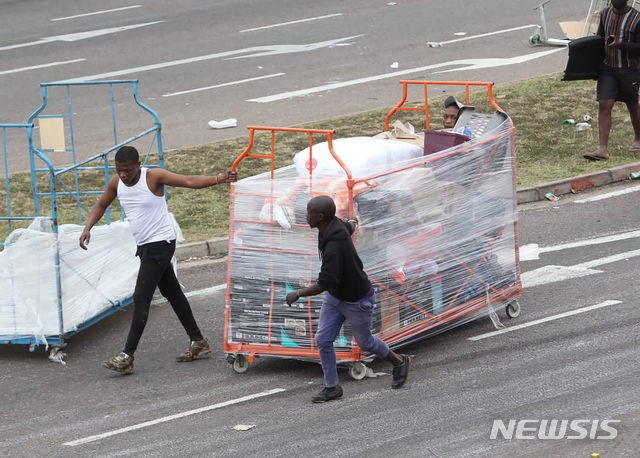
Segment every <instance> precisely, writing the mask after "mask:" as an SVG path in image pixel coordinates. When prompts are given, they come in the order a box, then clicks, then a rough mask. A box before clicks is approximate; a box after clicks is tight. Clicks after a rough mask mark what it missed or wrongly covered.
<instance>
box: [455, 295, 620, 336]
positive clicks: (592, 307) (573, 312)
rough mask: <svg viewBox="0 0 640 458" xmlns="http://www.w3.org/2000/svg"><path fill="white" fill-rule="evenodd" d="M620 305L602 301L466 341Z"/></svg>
mask: <svg viewBox="0 0 640 458" xmlns="http://www.w3.org/2000/svg"><path fill="white" fill-rule="evenodd" d="M617 304H622V301H604V302H601V303H600V304H596V305H590V306H588V307H583V308H581V309H576V310H570V311H568V312H564V313H559V314H558V315H553V316H549V317H546V318H541V319H539V320H534V321H529V322H528V323H523V324H519V325H516V326H511V327H509V328H505V329H500V330H498V331H493V332H488V333H486V334H480V335H479V336H474V337H469V338H468V339H467V340H473V341H476V340H482V339H486V338H488V337H493V336H497V335H500V334H506V333H507V332H512V331H517V330H518V329H523V328H528V327H530V326H535V325H537V324H541V323H546V322H548V321H553V320H558V319H560V318H565V317H568V316H572V315H577V314H579V313H585V312H590V311H591V310H597V309H600V308H603V307H609V306H610V305H617Z"/></svg>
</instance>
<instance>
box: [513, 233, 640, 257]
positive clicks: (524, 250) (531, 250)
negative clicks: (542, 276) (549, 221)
mask: <svg viewBox="0 0 640 458" xmlns="http://www.w3.org/2000/svg"><path fill="white" fill-rule="evenodd" d="M636 237H640V231H631V232H622V233H620V234H612V235H606V236H604V237H596V238H592V239H585V240H578V241H577V242H570V243H563V244H562V245H553V246H548V247H542V248H540V247H539V246H538V244H537V243H531V244H529V245H522V246H521V247H520V261H521V262H522V261H531V260H535V259H540V257H539V254H540V253H551V252H553V251H562V250H569V249H572V248H580V247H583V246H590V245H600V244H602V243H610V242H618V241H620V240H627V239H633V238H636Z"/></svg>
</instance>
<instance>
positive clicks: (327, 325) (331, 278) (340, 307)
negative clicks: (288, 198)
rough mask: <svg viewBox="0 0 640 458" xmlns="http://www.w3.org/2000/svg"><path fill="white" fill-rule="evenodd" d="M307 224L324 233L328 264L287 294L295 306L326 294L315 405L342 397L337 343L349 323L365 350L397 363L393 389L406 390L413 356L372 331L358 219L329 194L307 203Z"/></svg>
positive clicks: (372, 298) (372, 297)
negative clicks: (346, 216)
mask: <svg viewBox="0 0 640 458" xmlns="http://www.w3.org/2000/svg"><path fill="white" fill-rule="evenodd" d="M307 223H308V224H309V226H310V227H311V228H317V229H318V232H319V234H318V251H320V255H321V258H322V266H321V268H320V273H319V275H318V280H317V281H316V282H315V283H313V284H312V285H310V286H308V287H306V288H303V289H300V290H298V291H292V292H290V293H289V294H287V304H288V305H289V306H290V305H291V304H293V303H294V302H295V301H297V300H298V299H300V298H301V297H306V296H315V295H317V294H320V293H322V292H324V300H323V302H322V308H321V309H320V319H319V320H318V330H317V332H316V336H315V341H316V344H317V346H318V350H319V353H320V363H321V364H322V371H323V373H324V384H325V387H324V389H323V390H322V391H321V392H320V393H318V394H317V395H315V396H314V397H313V399H312V400H313V402H315V403H320V402H327V401H333V400H335V399H339V398H341V397H342V394H343V391H342V387H340V385H339V384H338V382H339V381H338V369H337V364H336V353H335V350H334V348H333V342H334V341H335V340H336V337H337V336H338V333H339V332H340V328H341V327H342V324H343V323H344V321H345V320H347V321H348V322H349V324H351V327H352V328H353V335H354V336H355V338H356V341H357V342H358V346H359V347H360V348H361V349H362V350H364V351H367V352H370V353H373V354H374V355H376V356H377V357H378V358H383V359H386V360H387V361H389V362H390V363H391V364H393V380H392V382H391V387H392V388H400V387H402V386H403V385H404V384H405V383H406V381H407V377H408V375H409V366H410V365H411V358H410V357H409V356H408V355H399V354H397V353H395V352H393V351H391V350H390V349H389V346H388V345H387V344H386V343H385V342H383V341H382V340H380V339H378V338H377V337H375V336H373V334H372V333H371V317H372V315H373V309H374V308H375V303H376V296H375V292H374V289H373V286H372V285H371V282H370V281H369V278H368V276H367V274H366V273H365V272H364V270H363V265H362V261H361V260H360V257H359V256H358V253H357V252H356V249H355V247H354V246H353V242H352V241H351V234H353V232H354V231H355V230H356V227H357V220H349V221H348V222H346V221H342V220H341V219H339V218H338V217H336V204H335V202H334V201H333V199H332V198H331V197H329V196H317V197H314V198H312V199H311V200H309V202H308V204H307Z"/></svg>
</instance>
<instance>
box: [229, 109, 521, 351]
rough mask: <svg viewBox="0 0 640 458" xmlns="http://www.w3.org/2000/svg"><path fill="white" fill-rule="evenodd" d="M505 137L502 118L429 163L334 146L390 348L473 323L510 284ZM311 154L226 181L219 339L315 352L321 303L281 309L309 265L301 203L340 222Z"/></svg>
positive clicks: (339, 182)
mask: <svg viewBox="0 0 640 458" xmlns="http://www.w3.org/2000/svg"><path fill="white" fill-rule="evenodd" d="M513 135H514V132H513V129H512V126H511V123H510V121H509V119H508V117H506V116H504V122H502V123H501V124H499V125H498V127H497V128H495V129H493V130H492V131H490V132H485V133H484V134H483V135H481V136H479V138H477V139H476V138H474V140H473V141H470V142H467V143H465V144H463V145H461V146H458V147H455V148H452V149H450V150H447V151H444V152H441V153H436V154H432V155H429V156H424V153H423V151H422V149H421V148H418V150H419V151H418V150H416V149H415V148H416V146H415V145H408V144H403V145H406V146H399V145H400V144H402V142H399V141H395V140H382V139H370V138H367V139H366V141H365V140H362V141H363V142H365V144H366V145H367V147H366V148H364V149H365V151H364V152H363V151H362V149H361V148H360V149H359V148H358V147H357V143H356V140H357V139H346V140H348V141H341V140H336V141H334V149H335V151H336V153H337V154H338V156H339V157H340V158H342V159H343V160H344V162H345V163H346V164H347V165H350V167H349V168H350V169H352V172H354V170H355V172H354V173H353V178H354V179H355V181H356V184H355V187H354V193H353V202H352V204H353V205H352V206H351V208H352V209H353V210H352V211H353V212H354V214H355V216H356V217H357V218H358V219H359V220H360V222H361V224H360V227H359V229H358V231H357V232H356V235H355V239H354V241H355V245H356V248H357V250H358V252H359V254H360V257H361V258H362V261H363V263H364V266H365V271H366V272H367V273H368V275H369V276H370V278H371V280H372V283H373V285H374V287H375V289H376V301H377V306H376V309H375V312H374V319H373V331H374V332H375V333H376V334H378V335H379V336H381V337H382V338H383V339H384V340H386V341H387V342H388V343H390V344H391V346H392V347H394V346H400V345H403V344H406V343H407V342H409V341H413V340H417V339H419V338H424V337H426V336H428V335H432V334H435V333H437V332H441V331H443V330H445V329H448V328H450V327H452V326H457V325H459V324H462V323H464V322H466V321H468V320H471V319H475V318H477V314H476V313H475V312H477V311H479V309H480V308H484V313H487V312H488V310H489V308H488V307H487V305H490V306H496V305H497V304H499V303H501V301H506V300H507V299H508V297H509V294H508V292H509V291H511V290H512V289H514V288H516V286H519V285H517V283H518V281H519V280H518V273H517V272H518V268H517V253H516V246H517V240H516V238H517V229H516V221H517V211H516V205H515V202H516V193H515V181H514V163H513V162H514V154H513ZM371 140H376V145H375V146H372V145H373V144H372V143H371ZM377 142H383V143H377ZM385 142H386V143H385ZM313 148H314V149H313V152H312V155H311V156H312V157H311V158H310V157H309V156H310V154H309V152H308V150H305V151H302V152H300V153H299V155H302V158H304V156H305V155H306V159H307V160H306V161H302V162H301V161H300V160H297V161H296V165H292V166H288V167H284V168H280V169H276V170H275V173H274V178H273V179H272V178H271V175H270V174H263V175H258V176H254V177H250V178H247V179H243V180H241V181H239V182H238V183H237V184H236V185H235V190H234V208H233V215H234V216H233V221H232V226H231V230H232V240H231V243H232V250H231V252H232V255H231V262H230V286H231V288H230V293H229V302H228V306H229V310H228V312H229V315H228V328H227V336H226V338H227V340H228V342H229V343H247V344H262V345H267V346H272V347H273V346H276V347H277V346H281V347H299V348H305V349H313V348H315V347H314V343H313V336H314V333H315V331H316V324H317V321H318V316H319V311H320V306H321V304H322V296H316V297H312V298H304V299H303V300H300V301H298V302H296V303H294V305H293V306H292V307H288V306H287V305H286V303H285V297H286V294H287V293H288V292H291V291H294V290H296V289H299V288H302V287H306V286H308V285H309V284H311V283H313V282H314V281H315V280H316V278H317V274H318V272H319V269H320V258H319V254H318V250H317V231H316V230H315V229H314V230H311V229H310V228H309V227H308V226H307V225H306V218H305V214H306V204H307V202H308V200H309V198H310V197H312V196H316V195H321V194H327V195H330V196H332V197H333V198H334V200H335V201H336V203H337V206H338V216H339V217H341V218H344V219H346V218H348V217H350V216H352V215H350V214H349V213H350V205H349V204H350V202H349V200H348V197H347V192H346V189H347V188H346V177H345V175H344V172H341V171H340V170H339V169H332V168H331V167H325V168H324V171H325V173H321V172H320V171H321V170H323V167H322V166H321V165H322V164H316V163H314V160H316V161H323V160H325V159H326V158H325V157H324V156H323V155H322V154H320V152H321V150H322V145H321V144H319V145H317V146H314V147H313ZM376 148H383V149H384V148H392V149H394V148H395V149H399V150H400V153H399V154H397V155H396V156H397V157H399V159H398V160H391V161H389V160H388V157H386V156H385V159H384V161H376V160H375V157H373V158H372V157H371V154H373V155H374V156H375V154H376V153H375V151H376ZM408 148H411V149H410V150H409V149H408ZM367 151H372V153H371V154H369V153H368V152H367ZM363 154H364V155H366V156H365V159H366V160H365V161H364V162H365V165H364V166H358V164H359V162H358V157H359V156H360V157H361V156H362V155H363ZM296 158H297V159H299V158H298V156H297V157H296ZM300 164H306V169H305V168H303V167H301V166H300ZM309 164H314V165H313V166H314V167H315V168H314V173H313V176H312V177H310V175H309V172H308V167H309ZM360 164H362V163H360ZM336 165H337V163H336ZM332 170H333V172H331V171H332ZM502 304H504V302H502ZM354 344H355V342H353V341H352V336H351V334H350V332H349V329H348V325H345V327H344V328H343V330H342V332H341V334H340V336H339V338H338V339H337V340H336V342H335V346H336V347H340V348H341V349H344V350H345V351H348V350H349V349H351V347H352V345H354ZM337 349H338V348H337Z"/></svg>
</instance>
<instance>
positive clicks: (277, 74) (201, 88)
mask: <svg viewBox="0 0 640 458" xmlns="http://www.w3.org/2000/svg"><path fill="white" fill-rule="evenodd" d="M282 75H284V73H273V74H271V75H265V76H257V77H255V78H247V79H244V80H239V81H231V82H229V83H222V84H216V85H215V86H206V87H199V88H197V89H189V90H187V91H180V92H170V93H169V94H164V95H163V96H162V97H173V96H175V95H183V94H190V93H192V92H200V91H206V90H209V89H216V88H219V87H225V86H233V85H234V84H242V83H248V82H251V81H258V80H263V79H267V78H273V77H275V76H282Z"/></svg>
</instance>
